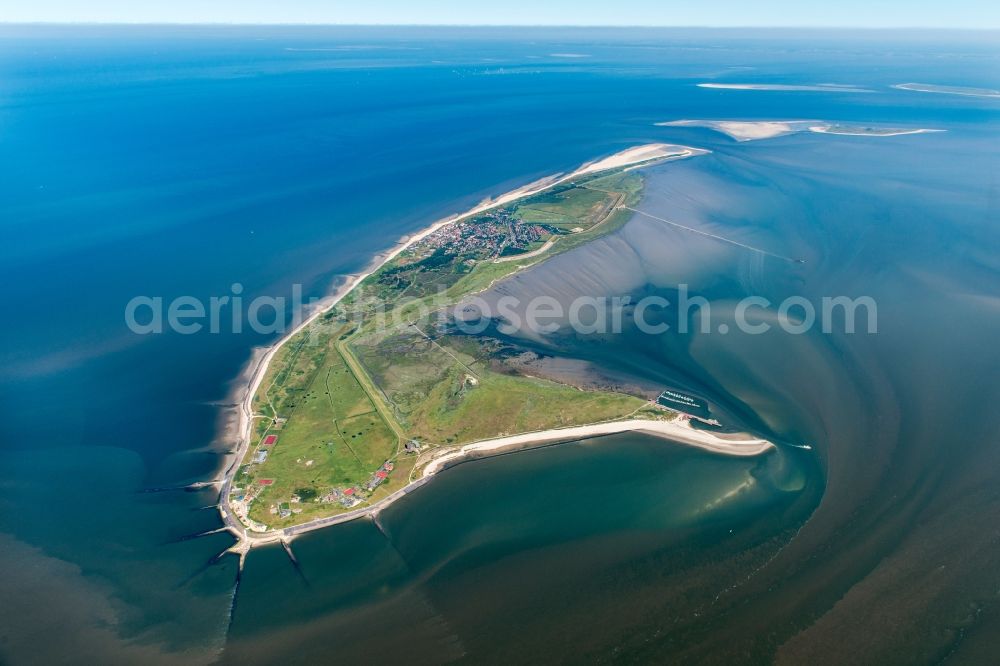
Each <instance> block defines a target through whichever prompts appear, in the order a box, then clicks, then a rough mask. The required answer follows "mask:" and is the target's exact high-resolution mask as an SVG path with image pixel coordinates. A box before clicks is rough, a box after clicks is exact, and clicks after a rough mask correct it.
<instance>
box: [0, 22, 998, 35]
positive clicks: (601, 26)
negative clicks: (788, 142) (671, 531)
mask: <svg viewBox="0 0 1000 666" xmlns="http://www.w3.org/2000/svg"><path fill="white" fill-rule="evenodd" d="M0 26H130V27H136V26H164V27H167V26H170V27H173V26H178V27H179V26H190V27H198V26H205V27H313V28H324V27H327V28H596V29H627V30H660V29H665V28H672V29H682V30H866V31H877V30H887V31H902V30H909V31H925V32H948V31H960V32H1000V26H996V27H987V28H981V27H970V26H941V27H931V26H922V25H912V26H906V25H901V26H864V25H811V24H803V25H694V24H690V25H682V24H662V25H638V24H621V25H618V24H599V23H578V24H574V23H328V22H317V23H303V22H264V23H260V22H252V21H4V20H0Z"/></svg>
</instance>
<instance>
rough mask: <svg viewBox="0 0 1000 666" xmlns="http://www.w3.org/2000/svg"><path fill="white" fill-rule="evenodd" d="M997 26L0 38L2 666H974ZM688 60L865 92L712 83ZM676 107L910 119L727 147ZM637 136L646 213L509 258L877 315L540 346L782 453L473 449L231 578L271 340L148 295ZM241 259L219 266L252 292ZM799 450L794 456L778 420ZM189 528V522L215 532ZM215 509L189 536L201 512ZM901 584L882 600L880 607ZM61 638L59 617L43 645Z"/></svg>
mask: <svg viewBox="0 0 1000 666" xmlns="http://www.w3.org/2000/svg"><path fill="white" fill-rule="evenodd" d="M995 37H996V36H995V34H977V33H933V32H917V33H907V32H897V33H882V32H866V33H850V32H802V31H799V32H787V31H733V30H727V31H711V30H686V31H681V30H613V31H600V30H583V29H566V30H550V29H488V30H487V29H421V30H417V29H400V28H380V29H375V28H305V27H285V28H277V27H275V28H249V27H248V28H235V27H190V28H180V27H122V28H110V27H100V26H89V27H83V26H64V27H59V26H55V27H39V26H9V25H8V26H3V27H2V28H0V231H2V232H3V237H4V241H5V242H4V243H2V244H0V284H3V285H4V294H5V296H6V298H5V303H4V305H5V312H6V322H7V324H6V325H5V326H3V327H2V329H0V404H2V406H3V410H4V414H5V419H4V426H5V432H4V437H3V438H2V440H0V442H2V443H0V598H2V599H3V600H4V603H3V604H0V627H2V629H0V661H3V662H5V663H6V662H9V663H14V664H16V663H28V662H38V661H42V662H45V661H52V660H64V661H65V660H71V661H81V660H86V661H89V662H94V663H125V662H134V661H137V660H140V659H141V660H143V661H144V662H146V663H175V662H180V661H185V662H194V663H208V662H213V661H219V660H222V661H231V662H236V661H245V658H246V657H247V656H248V655H252V656H253V657H255V659H256V660H258V661H275V662H276V661H280V660H287V659H289V658H299V659H302V658H306V657H309V658H313V659H323V660H327V661H334V662H338V663H340V662H342V661H343V662H346V661H347V660H348V659H354V660H361V661H368V660H372V659H373V655H378V656H379V657H382V658H390V657H397V658H400V657H406V658H407V659H408V661H410V662H412V663H440V662H442V661H447V660H449V659H459V660H460V659H465V660H467V661H470V662H474V663H483V662H490V661H492V662H497V663H499V662H504V663H509V662H510V661H511V660H512V659H515V658H523V657H524V656H525V655H526V654H530V655H534V656H536V657H537V658H538V659H544V660H549V661H555V660H584V659H586V660H599V661H614V660H624V661H643V660H660V661H662V660H663V659H664V658H667V657H669V656H674V657H679V658H684V657H687V658H703V659H714V660H719V661H722V660H727V659H733V658H744V659H748V660H750V661H753V662H767V661H771V660H774V659H778V660H785V661H787V662H790V663H791V662H799V663H801V662H803V661H805V660H812V661H814V662H816V661H817V660H819V659H825V660H828V661H835V662H838V663H844V662H845V661H847V660H849V657H850V656H851V655H856V654H857V653H858V652H859V651H861V650H864V653H865V654H867V655H870V656H872V660H873V661H879V660H880V659H881V660H882V663H890V662H892V661H901V662H903V661H907V662H913V661H918V662H920V661H935V660H940V659H942V658H944V657H946V656H951V657H953V658H954V659H955V660H957V661H960V660H961V659H963V658H964V659H966V660H971V661H975V660H977V658H981V657H982V656H984V655H989V654H991V653H995V649H996V648H997V645H996V639H995V636H996V635H998V631H1000V605H998V602H1000V599H998V598H997V592H996V590H998V589H1000V571H998V570H997V569H996V567H995V562H996V561H997V558H998V557H1000V545H998V543H1000V542H998V541H997V534H996V528H995V525H996V523H997V520H998V519H1000V485H998V484H997V483H996V475H995V470H997V469H1000V442H998V441H997V439H998V438H997V435H996V433H997V432H998V426H1000V412H998V411H997V409H996V405H997V404H998V403H1000V384H998V383H997V381H996V377H998V376H1000V355H998V353H997V351H996V340H997V339H1000V297H998V294H1000V252H998V251H1000V226H998V224H1000V214H998V210H1000V181H998V175H997V174H998V173H1000V168H998V167H1000V146H998V141H997V137H998V136H1000V134H998V130H1000V103H998V102H997V101H996V100H992V99H987V98H974V97H960V96H953V95H944V94H926V93H918V92H912V91H905V90H897V89H893V88H891V87H890V86H891V85H893V84H898V83H905V82H921V83H932V84H938V85H949V86H974V87H985V88H1000V47H998V46H997V44H998V40H996V39H995ZM701 82H726V83H730V82H732V83H767V84H788V85H815V84H825V83H836V84H843V85H851V86H854V87H860V88H864V89H867V90H870V91H871V92H863V93H856V92H845V91H837V90H833V89H831V90H830V91H823V92H778V91H747V90H720V89H706V88H699V87H697V85H696V84H697V83H701ZM684 118H745V119H755V118H757V119H822V120H832V121H844V122H858V123H882V124H889V125H899V126H904V127H932V128H939V129H946V130H947V132H944V133H936V134H926V135H914V136H900V137H846V136H830V135H818V134H800V135H792V136H787V137H782V138H778V139H774V140H769V141H762V142H747V143H737V142H734V141H732V140H731V139H729V138H727V137H725V136H723V135H721V134H718V133H715V132H712V131H710V130H705V129H694V128H680V127H658V126H655V125H654V123H656V122H660V121H668V120H677V119H684ZM650 141H667V142H677V143H685V144H688V145H693V146H698V147H703V148H707V149H710V150H712V151H713V152H712V154H711V155H708V156H703V157H698V158H696V159H691V160H687V161H684V162H676V163H671V164H668V165H664V166H662V167H657V168H655V169H653V170H650V171H649V173H648V176H647V188H646V192H645V196H644V199H643V202H642V204H641V205H640V208H641V209H642V210H644V211H646V212H648V213H650V214H652V215H656V216H659V217H665V218H670V219H673V220H676V221H678V222H681V223H683V224H686V225H688V226H694V227H697V228H701V229H704V230H706V231H710V232H712V233H716V234H721V235H726V236H730V237H733V238H735V239H738V240H740V241H741V242H744V243H747V244H751V245H754V246H759V247H763V248H766V249H768V250H769V251H771V252H774V253H776V254H781V255H787V256H790V257H796V258H802V259H804V260H805V263H793V262H782V261H778V260H774V259H772V258H767V259H761V258H760V256H757V255H753V254H752V253H747V252H745V251H743V250H740V249H739V248H737V247H735V246H728V245H720V244H718V243H717V242H716V241H712V240H710V239H707V238H705V237H701V236H697V235H693V234H690V233H689V232H683V231H681V230H679V229H677V228H676V227H670V226H669V225H663V224H661V223H657V222H655V221H654V220H652V219H650V218H647V217H642V216H636V217H634V218H633V219H632V221H630V222H629V223H628V224H627V225H626V226H625V227H624V228H622V229H621V230H620V231H618V232H616V233H615V234H614V235H612V236H609V237H608V238H606V239H603V240H600V241H598V242H596V243H594V244H591V245H589V246H585V247H582V248H579V249H578V250H575V251H574V252H571V253H567V254H565V255H562V256H560V257H558V258H556V259H555V260H553V261H551V262H547V263H546V264H543V265H542V266H540V267H539V268H537V269H535V270H532V271H528V272H526V273H524V274H523V275H520V276H518V277H517V278H516V280H514V281H512V282H511V283H509V284H507V285H504V289H507V290H509V291H510V292H517V291H518V290H520V293H525V294H533V293H539V292H546V293H549V294H551V295H554V296H555V297H557V298H560V299H564V298H571V297H572V296H573V295H575V294H576V293H577V292H579V290H580V289H581V287H582V286H586V287H587V289H588V291H590V292H593V294H592V295H600V294H607V295H619V294H625V293H628V294H634V295H641V294H651V293H655V294H659V295H666V296H668V297H669V296H671V295H673V294H674V293H675V290H676V289H677V286H678V285H679V284H682V283H683V284H688V285H690V287H691V289H692V292H697V293H698V294H701V295H703V296H705V297H706V298H707V299H709V301H710V302H711V303H712V304H713V306H717V307H716V309H714V310H713V317H715V316H718V317H719V318H720V319H718V320H716V319H713V330H715V329H716V326H715V324H716V323H717V322H718V321H725V317H726V315H727V313H728V312H731V311H732V308H733V304H734V303H735V301H736V300H737V299H738V298H741V297H743V296H745V295H763V296H765V297H767V298H769V299H771V300H773V301H779V300H780V299H782V298H785V297H787V296H790V295H801V296H804V297H806V298H808V299H810V300H812V299H819V298H822V297H823V296H838V295H847V296H850V297H855V296H860V295H869V296H871V297H873V298H874V299H875V300H876V301H877V303H878V314H879V318H878V324H879V330H878V333H877V334H874V335H870V334H853V335H845V334H842V333H840V332H838V331H834V332H833V333H831V334H824V333H822V331H813V332H811V333H809V334H807V335H802V336H789V335H785V334H782V333H781V332H780V331H778V332H774V333H772V334H768V335H762V336H744V335H721V334H718V333H711V334H701V333H698V332H692V333H690V334H684V335H682V334H680V333H676V332H670V333H668V334H666V335H664V336H659V337H655V338H651V337H649V336H646V337H638V336H634V335H629V334H626V335H623V336H619V337H617V338H609V339H606V340H602V344H600V345H593V344H588V343H587V341H581V340H578V339H575V338H574V337H573V336H570V335H563V334H559V335H556V336H554V337H553V340H551V341H550V342H551V343H552V345H551V346H550V347H548V349H549V350H550V351H552V350H553V349H555V350H557V351H558V354H555V352H553V353H554V355H556V356H558V355H562V356H565V357H567V358H575V359H585V360H587V361H588V362H589V363H590V364H591V365H592V367H593V368H595V371H597V370H602V369H603V370H605V371H607V372H609V373H618V374H619V375H622V374H624V375H628V376H629V377H632V378H634V379H635V380H636V381H642V382H646V383H649V384H651V385H657V384H664V385H671V386H674V387H679V388H685V389H688V390H690V391H692V392H697V393H698V394H699V395H703V396H704V397H705V398H706V399H708V400H709V401H710V402H711V403H712V404H713V406H714V407H715V409H717V410H718V412H719V413H720V414H723V415H725V418H726V419H727V420H728V421H729V422H730V423H732V424H734V425H739V426H741V427H745V428H749V429H751V430H754V431H755V432H758V433H761V434H765V435H768V436H771V437H774V438H775V439H778V440H780V441H782V442H785V443H786V444H785V445H782V446H781V447H779V450H778V451H775V452H773V453H771V454H768V455H767V456H764V457H762V458H760V459H753V460H744V459H737V458H724V457H719V456H715V455H711V454H708V453H704V452H700V451H695V450H691V449H689V448H684V447H680V446H674V445H671V444H667V443H664V442H663V441H661V440H656V439H650V438H648V437H643V436H639V435H627V436H626V435H621V436H615V437H606V438H599V439H593V440H587V441H583V442H579V443H573V444H568V445H564V446H558V447H548V448H544V449H540V450H536V451H531V452H522V453H517V454H513V455H506V456H500V457H497V458H493V459H488V460H481V461H476V462H471V463H467V464H463V465H460V466H459V467H457V468H456V469H455V470H453V471H448V472H447V473H445V474H443V475H442V476H441V477H439V478H438V479H436V480H435V481H434V483H432V484H429V485H428V486H426V487H425V488H422V489H420V490H419V491H418V492H415V493H413V494H412V495H410V496H408V497H407V498H406V499H405V500H404V501H400V502H398V503H396V504H394V505H393V506H392V507H390V509H389V510H387V511H386V512H384V513H383V514H382V518H381V523H382V526H381V529H380V528H379V527H378V526H376V525H375V524H373V523H371V522H370V521H359V522H357V523H352V524H347V525H343V526H339V527H336V528H332V529H329V530H324V531H319V532H316V533H312V534H310V535H308V536H306V537H304V538H301V539H297V540H296V541H295V542H294V543H293V549H294V552H295V556H296V562H295V563H293V562H292V561H291V560H290V559H289V557H288V556H287V555H286V553H285V552H284V551H283V550H281V549H279V548H263V549H259V550H255V551H253V552H252V553H251V554H250V557H249V558H248V560H247V566H246V568H245V570H244V571H243V572H242V575H240V574H239V573H238V571H237V561H236V559H235V557H233V556H223V557H217V556H218V555H219V554H220V553H221V552H222V551H223V550H224V549H225V548H226V547H228V546H229V545H230V544H231V543H232V538H231V537H230V536H229V535H228V534H226V533H211V532H212V531H213V530H215V529H217V528H218V527H219V526H220V521H219V517H218V513H217V511H216V510H215V508H214V505H215V504H216V501H217V497H216V496H215V491H213V489H212V488H211V487H209V488H201V489H188V490H184V489H183V488H184V487H185V486H187V485H189V484H191V483H194V482H199V481H204V480H210V479H213V478H216V477H217V475H218V473H219V470H220V468H221V466H222V465H223V463H224V461H225V456H226V453H227V452H229V451H230V450H231V448H232V446H233V442H232V441H231V439H229V438H227V437H226V436H225V425H226V423H227V419H228V418H231V416H232V409H231V406H230V403H231V401H232V399H233V389H234V378H236V377H237V376H238V375H239V373H240V372H241V370H242V369H243V368H244V367H245V365H246V363H247V361H248V359H249V358H250V355H251V353H252V351H253V349H254V348H256V347H259V346H261V345H265V344H267V343H269V342H271V341H273V340H274V339H276V337H277V335H278V334H277V333H272V334H255V333H251V332H246V331H244V332H240V333H235V332H233V331H232V330H230V329H228V328H226V327H223V331H222V332H221V333H219V334H213V333H210V332H208V331H203V332H200V333H197V334H193V335H182V334H179V333H165V334H162V335H145V336H143V335H137V334H135V333H132V332H131V331H130V330H129V329H128V327H127V326H126V325H125V317H124V311H125V306H126V303H127V302H128V301H129V300H130V299H132V298H133V297H135V296H151V297H161V298H163V300H164V301H165V302H169V301H170V300H171V299H174V298H176V297H179V296H193V297H196V298H199V299H208V298H209V297H211V296H226V295H230V296H231V295H234V293H235V291H240V295H241V296H242V297H243V298H244V299H245V301H246V302H249V300H250V299H252V298H254V297H255V296H261V295H265V296H275V297H280V296H284V297H289V296H290V295H291V294H292V291H293V285H302V288H303V291H304V294H305V295H306V297H307V298H308V297H310V296H312V297H321V296H323V295H326V294H328V293H329V292H330V290H331V289H333V288H335V287H336V286H337V285H338V284H341V283H342V282H343V281H344V280H345V279H346V276H349V275H350V274H352V273H356V272H358V271H360V270H362V269H363V268H364V267H365V266H367V265H368V264H369V262H370V261H371V259H372V257H373V256H374V255H375V254H376V253H378V252H379V251H382V250H385V249H386V248H388V247H389V246H390V245H392V244H393V243H394V242H395V241H396V240H397V239H399V238H400V237H401V236H404V235H405V234H407V233H412V232H414V231H416V230H419V229H421V228H423V227H425V226H426V225H427V224H429V223H430V222H432V221H434V220H436V219H439V218H441V217H443V216H445V215H447V214H450V213H453V212H459V211H462V210H464V209H467V208H469V207H471V206H472V205H473V204H475V203H477V202H478V201H480V200H481V199H483V198H484V197H486V196H489V195H496V194H499V193H502V192H505V191H507V190H510V189H512V188H513V187H516V186H518V185H521V184H524V183H526V182H530V181H532V180H535V179H536V178H538V177H541V176H544V175H549V174H552V173H556V172H560V171H566V170H569V169H572V168H574V167H576V166H578V165H579V164H580V163H581V162H584V161H587V160H590V159H593V158H595V157H598V156H602V155H606V154H610V153H612V152H615V151H617V150H620V149H622V148H626V147H628V146H632V145H635V144H639V143H645V142H650ZM235 284H238V285H239V288H238V289H236V290H234V288H233V285H235ZM795 443H809V444H810V445H811V446H812V447H813V448H812V449H811V450H803V449H798V448H795V447H794V446H791V444H795ZM205 533H208V534H205ZM198 535H202V536H198ZM887 599H891V600H892V602H891V608H892V613H887V612H886V608H887V606H886V604H887V601H886V600H887ZM54 635H58V636H59V640H52V638H51V637H52V636H54Z"/></svg>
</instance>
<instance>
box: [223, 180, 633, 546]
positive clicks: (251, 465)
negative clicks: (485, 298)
mask: <svg viewBox="0 0 1000 666" xmlns="http://www.w3.org/2000/svg"><path fill="white" fill-rule="evenodd" d="M641 187H642V179H641V177H640V176H639V175H638V174H637V173H636V172H634V171H632V172H618V173H612V174H611V175H607V176H600V177H589V178H584V179H580V180H579V181H577V182H575V183H572V184H566V185H563V186H560V187H559V188H557V189H554V190H552V191H548V192H545V193H542V194H539V195H536V196H533V197H529V198H527V199H525V200H523V201H521V202H518V203H517V204H515V206H514V208H513V209H512V212H513V214H514V215H516V216H518V217H519V219H521V220H523V221H525V222H530V223H536V224H544V225H548V226H549V227H551V228H552V229H554V230H555V231H554V233H557V234H559V236H558V241H557V242H556V243H555V244H554V245H552V247H551V248H550V249H549V250H547V251H546V252H545V253H544V254H542V255H539V256H536V257H526V258H524V259H522V260H513V261H507V262H494V261H492V260H491V259H490V258H488V257H487V256H485V255H482V254H478V253H477V252H476V251H475V249H474V248H473V250H472V251H469V252H464V253H455V254H451V253H448V252H445V251H441V249H440V248H439V249H438V250H433V251H431V250H427V249H414V248H410V249H408V250H406V251H404V252H402V253H401V254H400V255H399V256H397V257H396V258H394V259H393V260H392V261H391V262H389V263H387V264H386V265H385V266H383V267H382V268H380V269H379V270H378V271H376V272H375V273H374V274H372V275H371V276H369V277H368V278H367V279H366V280H365V281H364V282H362V284H361V285H360V286H359V288H357V289H355V290H354V291H352V292H351V293H350V294H349V295H348V296H347V297H346V298H344V299H343V300H342V301H341V302H340V303H339V304H338V306H337V307H336V308H335V309H334V310H332V311H330V312H328V313H326V314H324V315H323V316H322V317H320V318H319V319H317V320H316V321H315V322H313V323H312V324H310V325H309V326H308V327H307V328H306V329H304V330H303V331H301V332H299V333H298V334H297V335H296V336H294V337H293V338H292V339H291V340H289V341H288V343H286V344H285V345H283V346H282V347H281V348H280V349H279V351H278V352H277V353H276V354H275V357H274V359H273V360H272V362H271V364H270V365H269V368H268V371H267V373H266V375H265V377H264V380H263V382H262V384H261V388H260V390H258V392H257V394H256V395H255V396H254V400H253V408H254V413H255V415H256V420H255V424H254V440H253V442H252V445H251V447H250V448H249V450H248V452H247V454H246V456H245V458H244V460H243V465H242V467H241V471H240V472H239V473H238V474H237V476H236V479H235V482H234V486H236V487H238V488H239V490H237V491H235V492H234V493H233V498H237V497H238V496H239V495H241V494H243V493H245V492H246V491H247V490H248V489H253V491H254V492H258V491H259V495H257V496H256V498H255V499H254V500H253V501H252V503H251V504H250V517H251V518H252V519H254V520H255V521H258V522H260V523H263V524H265V525H267V526H268V527H269V528H275V527H286V526H289V525H293V524H298V523H302V522H305V521H307V520H309V519H312V518H316V517H320V516H326V515H332V514H335V513H338V512H341V511H345V510H348V508H349V507H347V506H344V505H343V504H341V503H339V502H336V501H332V502H331V501H320V500H321V498H322V497H323V496H324V495H326V494H327V493H330V492H331V491H332V490H338V489H339V490H343V489H348V488H349V489H351V490H352V492H354V493H355V495H352V497H360V498H362V499H363V501H364V502H365V503H371V502H374V501H377V500H378V499H380V498H381V497H384V496H386V495H387V494H389V493H391V492H393V491H394V490H396V489H398V488H401V487H403V486H404V485H405V484H406V483H407V480H408V477H409V475H410V473H411V471H412V470H413V468H414V466H415V464H416V460H417V456H416V455H415V454H413V453H407V452H405V451H404V447H403V444H404V443H406V442H408V441H410V440H412V439H415V440H417V441H418V442H419V443H420V445H421V447H422V450H424V451H426V450H427V449H428V448H433V447H437V446H450V445H457V444H462V443H467V442H472V441H476V440H480V439H487V438H490V437H497V436H503V435H508V434H515V433H519V432H529V431H534V430H543V429H548V428H553V427H560V426H569V425H577V424H583V423H593V422H598V421H606V420H611V419H617V418H623V417H626V416H629V415H633V414H636V413H637V412H639V413H641V412H642V410H644V409H647V407H646V404H647V403H646V401H645V400H643V399H641V398H638V397H633V396H629V395H623V394H616V393H610V392H602V391H583V390H579V389H577V388H574V387H570V386H565V385H561V384H558V383H554V382H551V381H547V380H543V379H536V378H532V377H526V376H520V375H518V374H516V372H515V371H513V370H512V369H511V368H510V367H506V366H505V365H504V364H503V362H502V360H501V359H498V358H497V357H495V355H494V354H493V353H492V351H491V347H490V345H489V344H488V342H489V341H488V340H485V339H484V340H478V339H476V338H475V337H474V336H464V335H462V336H460V335H454V334H452V333H449V331H448V327H447V326H446V325H444V326H442V324H441V321H440V320H439V319H435V318H434V316H433V313H435V312H439V311H440V310H441V308H443V307H445V306H447V305H450V304H453V303H456V302H458V301H459V300H461V299H462V298H463V297H466V296H468V295H470V294H474V293H478V292H480V291H483V290H484V289H486V288H488V287H489V286H490V285H492V284H493V283H495V282H496V281H498V280H500V279H502V278H504V277H506V276H508V275H510V274H512V273H514V272H516V271H518V270H522V269H523V268H525V267H527V266H531V265H533V264H536V263H539V262H541V261H544V260H546V259H547V258H548V257H550V256H553V255H555V254H559V253H561V252H565V251H567V250H569V249H571V248H573V247H576V246H578V245H581V244H583V243H585V242H588V241H590V240H592V239H593V238H596V237H598V236H600V235H604V234H606V233H609V232H611V231H613V230H614V229H617V228H618V227H620V226H621V225H622V224H624V222H625V221H626V220H627V219H628V217H629V213H628V211H624V210H619V209H618V207H619V206H621V205H633V204H635V203H636V201H637V200H638V197H639V193H640V191H641ZM574 229H582V230H583V231H573V230H574ZM539 245H540V243H539ZM380 312H387V313H388V314H389V315H391V320H392V321H395V322H396V324H395V325H393V326H389V327H387V326H385V325H383V324H382V323H381V321H380V319H379V317H380V315H379V313H380ZM428 313H430V314H428ZM269 435H275V436H276V438H277V440H276V442H275V444H274V445H273V446H270V447H264V446H262V442H263V441H264V438H265V437H267V436H269ZM260 449H268V450H269V455H268V457H267V460H266V461H265V462H263V463H260V462H255V461H254V460H255V456H256V455H257V452H258V450H260ZM389 460H391V461H392V462H393V465H394V467H393V469H392V470H391V472H390V473H389V474H388V477H387V478H386V480H385V481H384V482H383V483H382V484H381V485H379V486H378V487H376V488H374V489H369V488H367V487H365V484H366V483H367V482H368V481H369V480H370V479H372V478H373V476H372V475H373V474H374V472H375V471H376V470H378V469H380V468H381V466H382V465H383V463H385V462H386V461H389ZM261 480H271V482H272V483H271V485H262V484H261V483H260V482H261ZM296 496H297V497H298V498H299V500H300V501H298V502H294V501H293V498H294V497H296ZM362 505H363V504H362ZM359 506H360V505H359ZM281 509H285V510H290V511H292V512H293V513H292V514H291V515H288V516H285V517H281V516H280V515H279V514H277V513H276V511H279V510H281Z"/></svg>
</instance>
